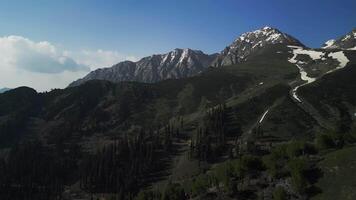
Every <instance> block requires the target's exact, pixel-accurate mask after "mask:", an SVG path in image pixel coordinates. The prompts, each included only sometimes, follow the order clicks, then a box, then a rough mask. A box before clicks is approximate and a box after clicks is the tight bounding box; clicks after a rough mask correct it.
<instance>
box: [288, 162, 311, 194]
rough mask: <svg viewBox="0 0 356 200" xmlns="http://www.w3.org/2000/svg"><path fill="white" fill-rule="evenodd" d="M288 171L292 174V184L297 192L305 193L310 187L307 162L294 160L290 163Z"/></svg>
mask: <svg viewBox="0 0 356 200" xmlns="http://www.w3.org/2000/svg"><path fill="white" fill-rule="evenodd" d="M288 169H289V171H290V174H291V178H292V184H293V187H294V189H295V190H296V191H297V192H300V193H303V192H305V189H306V188H307V187H308V181H307V179H306V177H305V171H306V170H307V161H306V159H305V158H293V159H291V160H290V161H289V162H288Z"/></svg>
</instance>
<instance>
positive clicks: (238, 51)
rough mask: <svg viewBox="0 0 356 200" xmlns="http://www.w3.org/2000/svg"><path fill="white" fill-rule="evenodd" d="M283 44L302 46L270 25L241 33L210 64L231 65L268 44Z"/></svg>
mask: <svg viewBox="0 0 356 200" xmlns="http://www.w3.org/2000/svg"><path fill="white" fill-rule="evenodd" d="M274 44H285V45H296V46H304V45H303V44H301V43H300V42H299V41H298V40H297V39H295V38H293V37H292V36H290V35H288V34H285V33H283V32H281V31H280V30H278V29H275V28H272V27H270V26H265V27H263V28H261V29H258V30H255V31H251V32H246V33H243V34H241V35H240V36H239V37H238V38H237V39H236V40H235V41H234V42H233V43H232V44H231V45H230V46H228V47H226V48H225V49H224V50H223V51H222V52H221V53H220V55H219V56H218V58H217V59H216V60H215V61H214V62H213V63H212V66H222V65H232V64H235V63H239V62H242V61H245V60H246V59H247V57H248V56H249V55H250V54H252V53H254V52H256V51H258V50H259V49H262V48H264V47H266V46H269V45H274Z"/></svg>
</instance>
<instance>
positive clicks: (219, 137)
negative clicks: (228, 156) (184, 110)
mask: <svg viewBox="0 0 356 200" xmlns="http://www.w3.org/2000/svg"><path fill="white" fill-rule="evenodd" d="M226 118H227V116H226V106H225V105H223V104H220V105H218V106H216V107H215V108H212V109H211V110H210V111H208V113H207V116H206V118H205V121H204V125H203V127H199V128H198V129H197V132H196V137H195V138H194V139H193V140H192V143H191V146H190V155H191V156H192V157H193V158H197V159H198V160H199V161H207V162H214V161H215V160H216V159H217V158H218V157H219V156H221V154H222V153H223V152H224V150H226V149H225V142H226V137H227V136H226V134H227V129H226V128H227V127H226V122H227V119H226Z"/></svg>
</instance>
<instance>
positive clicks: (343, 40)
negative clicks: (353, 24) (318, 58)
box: [322, 28, 356, 50]
mask: <svg viewBox="0 0 356 200" xmlns="http://www.w3.org/2000/svg"><path fill="white" fill-rule="evenodd" d="M322 48H323V49H348V50H356V28H354V29H353V30H352V31H351V32H350V33H348V34H346V35H344V36H342V37H340V38H338V39H331V40H328V41H327V42H325V44H324V45H323V47H322Z"/></svg>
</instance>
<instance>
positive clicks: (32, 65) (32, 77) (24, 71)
mask: <svg viewBox="0 0 356 200" xmlns="http://www.w3.org/2000/svg"><path fill="white" fill-rule="evenodd" d="M127 59H129V60H135V58H134V57H132V56H125V55H124V54H120V53H119V52H116V51H105V50H95V51H94V50H80V51H69V50H62V49H60V48H58V47H56V46H55V45H53V44H51V43H50V42H47V41H42V42H34V41H32V40H30V39H28V38H24V37H21V36H6V37H0V88H1V87H9V88H15V87H19V86H29V87H32V88H34V89H36V90H38V91H46V90H49V89H51V88H64V87H66V86H67V85H68V84H69V83H70V82H72V81H74V80H76V79H78V78H81V77H83V76H84V75H85V74H87V73H88V72H89V71H90V70H91V69H95V68H98V67H107V66H111V65H113V64H115V63H117V62H120V61H123V60H127Z"/></svg>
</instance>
